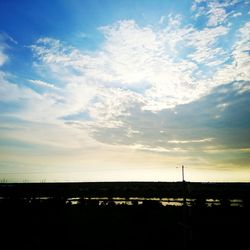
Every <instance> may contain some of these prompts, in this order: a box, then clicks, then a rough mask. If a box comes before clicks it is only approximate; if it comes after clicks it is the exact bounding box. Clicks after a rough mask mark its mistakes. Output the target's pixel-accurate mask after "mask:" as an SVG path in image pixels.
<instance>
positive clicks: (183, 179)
mask: <svg viewBox="0 0 250 250" xmlns="http://www.w3.org/2000/svg"><path fill="white" fill-rule="evenodd" d="M181 170H182V182H185V178H184V165H182V166H181Z"/></svg>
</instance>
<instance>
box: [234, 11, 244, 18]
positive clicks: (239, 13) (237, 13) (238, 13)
mask: <svg viewBox="0 0 250 250" xmlns="http://www.w3.org/2000/svg"><path fill="white" fill-rule="evenodd" d="M238 16H242V13H241V12H236V13H234V14H233V15H232V17H238Z"/></svg>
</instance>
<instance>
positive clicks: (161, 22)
mask: <svg viewBox="0 0 250 250" xmlns="http://www.w3.org/2000/svg"><path fill="white" fill-rule="evenodd" d="M165 18H166V17H165V16H161V18H160V20H159V24H163V22H164V20H165Z"/></svg>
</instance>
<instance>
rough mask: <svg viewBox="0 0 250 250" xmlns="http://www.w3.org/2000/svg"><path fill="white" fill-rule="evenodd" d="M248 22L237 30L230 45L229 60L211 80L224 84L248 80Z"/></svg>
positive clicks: (249, 70) (249, 24)
mask: <svg viewBox="0 0 250 250" xmlns="http://www.w3.org/2000/svg"><path fill="white" fill-rule="evenodd" d="M249 29H250V22H247V23H245V24H244V25H243V26H242V27H241V28H240V29H239V31H238V34H237V39H236V42H235V44H234V45H233V47H232V52H231V59H232V60H231V62H230V63H228V64H224V65H223V67H221V68H220V69H219V70H218V71H217V72H216V74H215V76H214V77H213V81H215V82H217V83H220V84H226V83H228V82H233V81H250V73H249V72H250V55H249V53H248V51H249V44H250V36H249Z"/></svg>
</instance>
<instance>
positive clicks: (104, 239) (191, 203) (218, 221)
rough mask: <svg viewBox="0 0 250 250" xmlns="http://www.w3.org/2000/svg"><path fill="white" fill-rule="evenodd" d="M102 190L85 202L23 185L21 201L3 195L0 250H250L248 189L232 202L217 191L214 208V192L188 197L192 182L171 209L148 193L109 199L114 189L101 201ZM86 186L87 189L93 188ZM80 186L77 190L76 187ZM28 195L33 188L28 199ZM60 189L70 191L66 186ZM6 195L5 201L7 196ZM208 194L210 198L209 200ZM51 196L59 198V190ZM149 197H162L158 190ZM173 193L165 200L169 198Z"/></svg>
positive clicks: (183, 185) (234, 196) (85, 197)
mask: <svg viewBox="0 0 250 250" xmlns="http://www.w3.org/2000/svg"><path fill="white" fill-rule="evenodd" d="M32 185H34V184H32ZM77 185H78V184H77ZM96 185H97V186H98V188H97V189H96V186H95V185H94V184H93V185H90V188H89V189H88V190H92V191H91V192H90V191H89V193H88V194H90V193H92V196H90V195H89V196H90V197H87V195H86V193H85V195H83V193H80V194H81V195H79V193H78V195H76V196H71V195H70V196H67V195H65V194H66V192H65V191H63V192H59V193H57V194H60V195H49V196H38V197H37V196H36V195H37V194H38V191H37V190H36V191H34V192H33V193H32V195H30V192H31V190H32V189H31V187H32V186H29V187H28V188H27V186H26V185H23V186H22V191H21V192H20V193H17V195H14V193H12V194H13V195H5V196H3V195H2V196H1V197H2V198H1V199H0V222H1V227H0V228H1V232H0V235H1V246H2V247H3V248H2V249H50V248H52V249H64V248H67V249H91V250H92V249H217V248H218V249H231V248H234V249H248V248H249V226H250V206H249V204H250V203H249V197H250V196H249V189H248V187H249V186H248V185H247V188H242V189H245V190H244V191H243V190H242V191H241V192H239V193H238V195H237V192H235V191H233V192H231V194H234V195H232V196H231V195H228V193H230V192H229V191H228V192H225V195H224V196H223V195H222V192H221V191H220V192H219V191H218V193H219V195H218V196H212V197H213V198H214V201H216V202H214V203H213V198H211V192H212V191H209V192H210V195H209V196H207V194H208V193H209V192H208V191H207V190H206V189H205V188H204V189H201V188H199V190H200V191H201V190H202V192H200V191H199V192H198V191H197V192H196V195H195V196H193V195H192V196H189V195H190V190H188V188H190V187H187V186H186V185H187V183H182V186H180V187H182V189H180V193H179V195H178V196H176V197H178V198H179V199H176V200H177V201H178V202H179V203H178V204H177V203H175V199H171V201H173V204H172V205H170V204H168V203H167V204H163V202H162V200H164V199H163V198H161V197H159V196H158V197H157V196H156V197H157V199H156V198H155V196H154V197H151V196H149V195H148V194H147V193H144V195H145V196H140V197H141V198H140V197H137V198H136V197H135V196H134V197H133V196H132V198H131V197H129V196H127V195H126V196H124V197H122V198H121V199H120V198H119V197H121V195H120V196H117V195H118V192H116V193H115V195H111V193H112V192H111V191H112V190H111V189H108V190H109V191H108V193H109V196H108V195H107V191H104V190H103V192H104V193H103V196H97V195H99V194H100V192H99V191H98V190H99V189H100V190H101V188H104V186H105V184H96ZM99 185H100V186H99ZM109 185H110V186H109ZM115 185H116V184H114V183H113V184H112V185H111V184H108V186H109V187H110V188H111V187H112V186H113V187H114V189H115V190H120V189H121V188H122V187H125V186H126V188H128V186H129V185H128V184H126V185H124V186H123V185H122V184H121V185H120V186H119V185H118V187H116V186H115ZM133 185H134V184H133ZM133 185H132V186H133ZM143 185H144V184H143ZM143 185H142V186H143ZM147 185H149V183H147ZM178 185H179V184H178ZM178 185H177V186H178ZM244 185H245V184H244ZM244 185H243V186H244ZM41 186H42V184H39V186H38V187H39V188H38V187H37V188H38V189H39V190H40V191H39V192H40V194H41V193H43V191H41ZM45 186H46V185H45ZM52 186H53V184H52V185H51V184H49V185H47V186H46V188H48V190H49V189H50V190H52V189H51V187H52ZM66 186H67V185H66ZM83 186H84V188H83V189H84V190H86V188H87V186H88V185H86V186H85V184H84V185H83ZM132 186H131V187H132ZM139 186H140V185H139ZM156 186H157V185H156ZM156 186H154V185H152V186H151V187H148V189H145V188H144V192H145V190H153V189H154V188H155V189H158V188H159V187H158V186H157V188H156ZM163 186H164V185H163ZM170 186H171V185H170ZM59 187H60V185H59ZM68 187H70V185H69V186H68ZM80 187H81V185H80V184H79V186H78V187H77V188H80ZM94 187H95V188H94ZM131 187H130V189H129V190H130V194H133V193H134V194H135V193H136V192H135V191H131V190H133V189H135V188H136V187H137V190H140V188H141V187H138V185H137V184H135V185H134V186H133V188H131ZM173 187H174V185H173ZM217 187H221V186H220V185H219V186H217ZM15 188H16V186H15ZM23 188H27V189H26V190H27V193H26V194H25V193H24V191H23V190H24V189H23ZM91 188H93V189H91ZM191 188H193V187H192V185H191ZM59 189H60V188H59ZM62 189H63V190H64V189H65V186H64V187H63V188H62ZM72 189H74V188H73V186H72ZM212 189H214V186H213V188H212ZM96 190H97V191H96ZM1 192H2V194H3V190H2V191H1ZM4 192H5V191H4ZM8 192H9V191H8ZM11 192H13V191H11ZM46 192H47V191H46ZM70 192H71V191H70ZM74 192H75V191H74ZM84 192H85V191H84ZM139 192H141V191H139ZM174 192H176V191H174ZM203 192H204V193H205V194H206V195H203ZM51 193H52V194H54V191H53V190H52V192H51ZM121 193H122V192H119V194H121ZM5 194H7V193H5ZM8 194H10V192H9V193H8ZM20 194H22V195H20ZM35 194H36V195H35ZM44 194H45V193H43V195H44ZM46 194H47V193H46ZM62 194H64V195H62ZM71 194H72V193H71ZM75 194H76V193H74V195H75ZM136 194H138V193H136ZM151 194H154V195H155V194H156V193H155V191H154V192H152V193H151ZM167 194H169V192H168V193H167ZM167 194H165V195H164V196H162V197H167ZM186 194H187V195H186ZM188 194H189V195H188ZM198 194H199V195H198ZM243 194H244V195H243ZM72 197H77V198H72ZM98 197H99V198H98ZM117 197H118V198H119V199H118V198H117ZM148 197H151V198H152V199H149V198H148ZM170 197H171V196H170ZM215 197H216V198H215ZM116 198H117V199H116ZM146 198H148V199H146ZM158 198H159V199H158ZM234 199H241V200H242V201H243V202H242V203H240V205H239V206H235V205H234V204H233V203H232V200H234Z"/></svg>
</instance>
